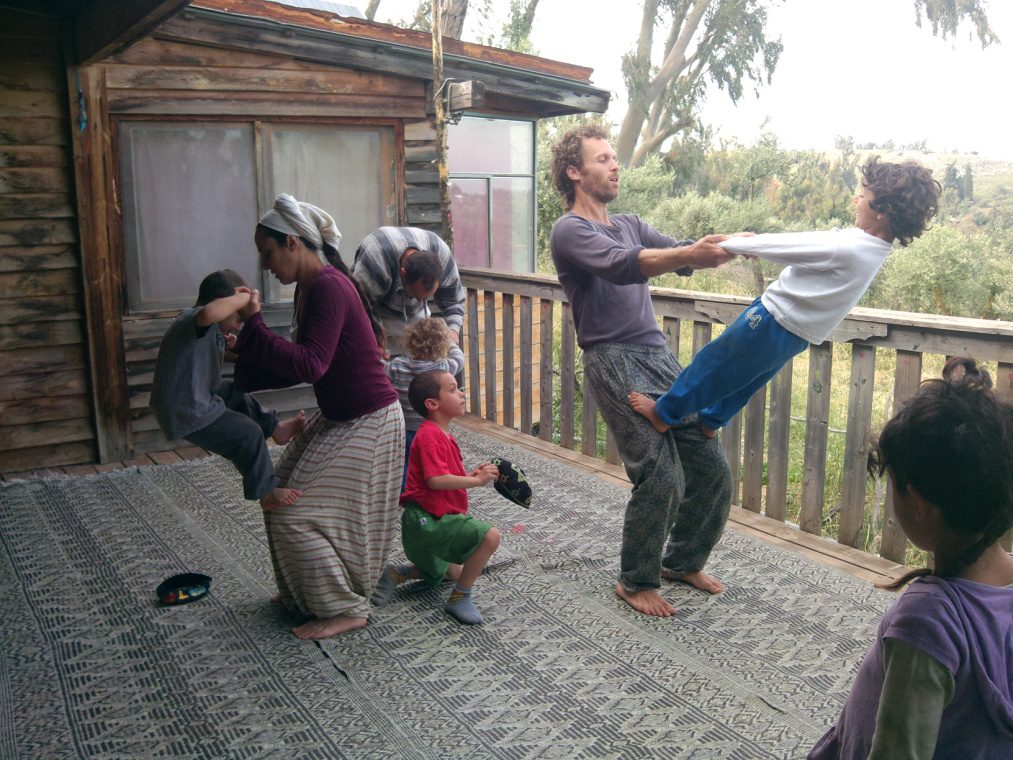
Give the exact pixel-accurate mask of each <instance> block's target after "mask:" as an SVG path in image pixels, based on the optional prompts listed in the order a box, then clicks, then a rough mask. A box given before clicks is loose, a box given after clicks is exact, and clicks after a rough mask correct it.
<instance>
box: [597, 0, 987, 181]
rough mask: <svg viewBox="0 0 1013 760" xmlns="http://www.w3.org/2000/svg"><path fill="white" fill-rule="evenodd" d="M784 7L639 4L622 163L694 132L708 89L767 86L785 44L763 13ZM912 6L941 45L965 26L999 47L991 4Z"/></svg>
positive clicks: (749, 2)
mask: <svg viewBox="0 0 1013 760" xmlns="http://www.w3.org/2000/svg"><path fill="white" fill-rule="evenodd" d="M892 1H893V2H903V1H904V0H892ZM907 1H908V2H910V1H911V0H907ZM783 2H784V0H642V5H641V24H640V32H639V35H638V37H637V42H636V45H635V46H634V48H633V50H631V51H630V52H629V53H627V54H626V55H625V56H624V57H623V62H622V66H623V77H624V80H625V84H626V90H627V95H628V98H627V103H628V106H627V110H626V114H625V115H624V116H623V119H622V122H621V126H620V129H619V136H618V138H617V139H616V144H615V150H616V154H617V155H618V157H619V161H620V162H621V163H623V164H625V165H632V166H638V165H640V164H641V163H642V162H643V161H644V159H645V158H646V157H647V156H648V155H650V154H652V153H656V152H658V151H659V150H660V149H661V147H662V145H663V144H664V143H665V142H666V141H668V140H669V139H670V138H672V137H675V136H677V135H680V134H683V133H686V132H689V131H690V130H692V129H693V128H695V127H696V126H697V120H698V106H699V104H700V101H701V98H702V96H703V94H704V92H705V91H706V89H707V87H708V86H711V85H716V86H717V87H718V88H720V89H722V90H724V91H725V92H727V93H728V96H729V97H730V98H731V99H732V101H733V102H737V101H738V100H739V99H740V98H741V97H742V95H743V93H744V91H745V90H746V88H747V87H750V86H752V87H753V88H756V87H759V86H761V85H762V84H763V83H764V82H766V83H768V84H769V82H770V79H771V77H772V76H773V74H774V70H775V69H776V68H777V63H778V59H779V58H780V55H781V52H782V49H783V46H782V43H781V39H780V37H774V36H773V35H772V34H771V30H770V29H769V26H768V17H767V13H768V10H769V9H771V8H773V7H775V6H777V5H781V4H782V3H783ZM913 4H914V11H915V23H916V24H917V25H918V26H921V25H922V23H923V20H924V21H927V22H928V24H929V26H930V27H931V29H932V34H934V35H937V36H941V37H942V38H943V39H946V38H948V37H950V36H955V35H956V34H957V33H958V32H959V31H960V29H961V28H962V26H963V25H964V23H965V22H967V23H969V24H970V25H971V26H972V27H973V31H972V32H970V33H971V34H973V35H976V36H977V37H978V39H979V40H980V41H981V44H982V46H983V47H987V46H988V45H990V44H993V43H997V42H998V41H999V39H998V37H997V35H996V34H995V32H994V31H993V30H992V28H991V27H990V26H989V23H988V16H987V10H988V0H914V2H913ZM842 5H843V4H842ZM656 34H657V36H656ZM662 40H663V42H662ZM659 51H660V56H658V60H660V63H655V62H654V60H655V55H656V53H658V52H659Z"/></svg>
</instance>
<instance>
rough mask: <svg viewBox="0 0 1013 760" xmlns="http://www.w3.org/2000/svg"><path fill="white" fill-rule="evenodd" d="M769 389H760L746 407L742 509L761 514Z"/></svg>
mask: <svg viewBox="0 0 1013 760" xmlns="http://www.w3.org/2000/svg"><path fill="white" fill-rule="evenodd" d="M766 406H767V387H766V386H764V387H763V388H760V390H758V391H757V392H756V393H754V394H753V397H752V398H751V399H749V403H748V404H747V405H746V443H745V456H744V457H743V466H742V507H743V508H744V509H748V510H749V511H750V512H756V513H757V514H759V513H760V511H761V509H762V507H763V504H762V497H763V433H764V427H765V424H764V423H765V422H766V420H765V416H766V415H765V412H766Z"/></svg>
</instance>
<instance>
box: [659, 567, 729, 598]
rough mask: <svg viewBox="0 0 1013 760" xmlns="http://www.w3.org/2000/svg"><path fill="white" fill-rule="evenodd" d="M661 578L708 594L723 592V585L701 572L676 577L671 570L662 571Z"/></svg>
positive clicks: (711, 576)
mask: <svg viewBox="0 0 1013 760" xmlns="http://www.w3.org/2000/svg"><path fill="white" fill-rule="evenodd" d="M661 577H662V578H664V579H665V580H666V581H678V582H679V583H685V584H687V585H689V586H692V587H693V588H696V589H700V590H701V591H705V592H706V593H708V594H720V593H721V592H722V591H724V590H725V585H724V584H723V583H722V582H721V581H719V580H718V579H717V578H715V577H714V576H713V575H707V573H705V572H704V571H703V570H698V571H697V572H695V573H686V574H685V575H676V574H675V573H673V572H672V571H671V570H662V571H661Z"/></svg>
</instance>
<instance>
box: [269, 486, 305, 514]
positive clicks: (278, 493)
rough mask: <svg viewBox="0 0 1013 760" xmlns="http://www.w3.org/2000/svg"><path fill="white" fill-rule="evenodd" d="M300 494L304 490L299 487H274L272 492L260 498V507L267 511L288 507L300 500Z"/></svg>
mask: <svg viewBox="0 0 1013 760" xmlns="http://www.w3.org/2000/svg"><path fill="white" fill-rule="evenodd" d="M300 496H302V491H300V490H299V489H298V488H272V489H271V493H269V494H268V495H267V496H265V497H264V498H263V499H261V500H260V508H261V509H263V510H264V511H265V512H266V511H267V510H269V509H277V508H278V507H287V506H288V505H289V504H295V503H296V502H297V501H299V497H300Z"/></svg>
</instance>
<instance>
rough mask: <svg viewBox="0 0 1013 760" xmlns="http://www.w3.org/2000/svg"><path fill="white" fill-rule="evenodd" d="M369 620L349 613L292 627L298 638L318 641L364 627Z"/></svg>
mask: <svg viewBox="0 0 1013 760" xmlns="http://www.w3.org/2000/svg"><path fill="white" fill-rule="evenodd" d="M367 622H369V620H368V619H367V618H364V617H348V615H335V616H334V617H331V618H323V619H318V620H311V621H309V622H308V623H303V624H302V625H299V626H296V627H295V628H293V629H292V633H294V634H295V635H296V636H297V637H298V638H300V639H303V640H305V641H317V640H319V639H329V638H331V636H337V635H338V634H340V633H347V632H348V631H354V630H355V629H356V628H363V627H364V626H365V625H366V623H367Z"/></svg>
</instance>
